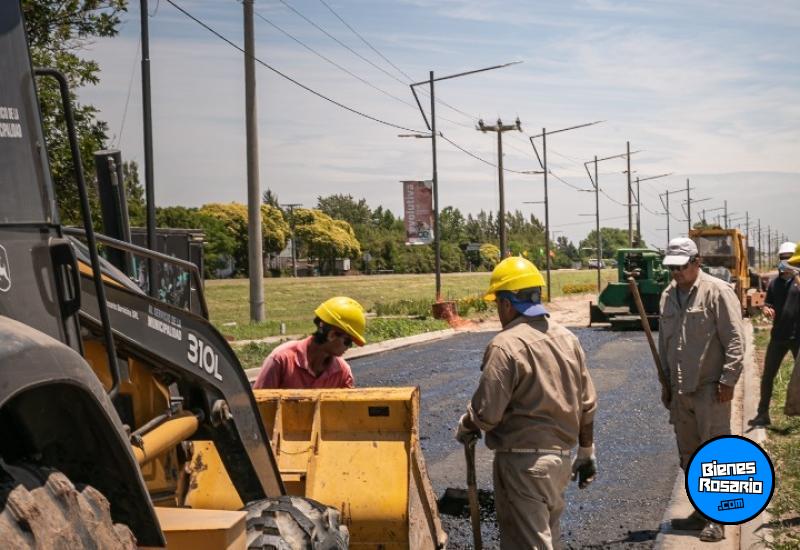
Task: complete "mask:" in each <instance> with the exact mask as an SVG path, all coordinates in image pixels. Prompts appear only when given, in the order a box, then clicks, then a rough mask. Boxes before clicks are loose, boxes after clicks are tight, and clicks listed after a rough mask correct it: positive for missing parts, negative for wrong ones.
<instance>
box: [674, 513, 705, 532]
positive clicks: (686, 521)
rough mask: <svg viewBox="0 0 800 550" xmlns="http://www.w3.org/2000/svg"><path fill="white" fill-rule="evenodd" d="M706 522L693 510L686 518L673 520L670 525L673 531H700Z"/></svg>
mask: <svg viewBox="0 0 800 550" xmlns="http://www.w3.org/2000/svg"><path fill="white" fill-rule="evenodd" d="M707 523H708V520H707V519H706V518H704V517H703V516H702V515H700V512H698V511H697V510H695V511H694V512H692V513H691V515H690V516H689V517H688V518H674V519H673V520H671V521H670V525H671V526H672V528H673V529H674V530H675V531H700V530H701V529H703V528H705V526H706V524H707Z"/></svg>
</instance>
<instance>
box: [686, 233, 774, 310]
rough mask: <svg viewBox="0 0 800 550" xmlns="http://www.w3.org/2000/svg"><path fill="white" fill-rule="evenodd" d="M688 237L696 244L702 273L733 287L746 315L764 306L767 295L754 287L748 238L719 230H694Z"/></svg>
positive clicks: (740, 234)
mask: <svg viewBox="0 0 800 550" xmlns="http://www.w3.org/2000/svg"><path fill="white" fill-rule="evenodd" d="M689 238H690V239H692V240H693V241H694V242H695V244H696V245H697V250H698V252H699V254H700V257H701V258H702V262H703V264H702V265H703V271H706V272H707V273H709V274H710V275H713V276H714V277H717V278H719V279H722V280H723V281H726V282H728V283H730V284H732V285H733V288H734V290H735V291H736V296H737V297H738V298H739V303H741V304H742V313H743V314H745V315H750V314H753V313H754V312H755V311H757V310H759V309H760V308H761V306H763V305H764V298H765V296H766V294H765V292H763V291H762V290H761V289H760V288H758V287H757V286H755V285H751V280H752V279H753V274H752V273H751V269H750V263H749V255H748V245H747V239H746V237H745V236H744V235H742V233H741V231H739V230H738V229H722V228H719V227H714V228H704V229H692V230H691V231H689Z"/></svg>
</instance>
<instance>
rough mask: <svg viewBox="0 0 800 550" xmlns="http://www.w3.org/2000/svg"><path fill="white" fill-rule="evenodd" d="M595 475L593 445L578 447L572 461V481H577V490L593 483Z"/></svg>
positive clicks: (595, 465) (595, 464) (595, 466)
mask: <svg viewBox="0 0 800 550" xmlns="http://www.w3.org/2000/svg"><path fill="white" fill-rule="evenodd" d="M595 474H597V458H596V457H595V456H594V445H592V446H590V447H578V454H577V455H576V456H575V459H574V460H573V461H572V481H575V480H577V481H578V488H579V489H585V488H586V487H588V486H589V484H590V483H591V482H592V481H594V476H595Z"/></svg>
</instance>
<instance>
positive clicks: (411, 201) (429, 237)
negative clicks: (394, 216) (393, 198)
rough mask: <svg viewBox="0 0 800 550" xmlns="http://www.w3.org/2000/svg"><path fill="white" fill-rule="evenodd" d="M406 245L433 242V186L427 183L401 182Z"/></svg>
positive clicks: (429, 182)
mask: <svg viewBox="0 0 800 550" xmlns="http://www.w3.org/2000/svg"><path fill="white" fill-rule="evenodd" d="M402 183H403V210H404V220H405V225H406V244H430V243H432V242H433V186H432V182H431V181H430V180H429V181H403V182H402Z"/></svg>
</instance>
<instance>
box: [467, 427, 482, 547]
mask: <svg viewBox="0 0 800 550" xmlns="http://www.w3.org/2000/svg"><path fill="white" fill-rule="evenodd" d="M477 442H478V440H477V439H473V440H471V441H469V442H467V443H465V444H464V458H465V459H466V462H467V496H468V497H469V517H470V523H472V541H473V544H474V546H475V550H481V549H482V548H483V540H482V538H481V512H480V508H479V505H478V485H477V482H476V476H475V444H476V443H477Z"/></svg>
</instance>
